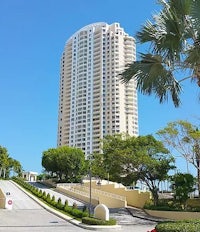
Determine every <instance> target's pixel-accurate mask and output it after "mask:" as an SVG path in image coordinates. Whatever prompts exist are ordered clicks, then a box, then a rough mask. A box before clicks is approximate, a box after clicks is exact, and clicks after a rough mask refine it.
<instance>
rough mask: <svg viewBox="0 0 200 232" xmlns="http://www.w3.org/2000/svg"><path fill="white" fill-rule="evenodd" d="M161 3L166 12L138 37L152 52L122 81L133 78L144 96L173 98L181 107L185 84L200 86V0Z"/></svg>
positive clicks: (130, 67)
mask: <svg viewBox="0 0 200 232" xmlns="http://www.w3.org/2000/svg"><path fill="white" fill-rule="evenodd" d="M159 3H160V4H161V8H162V10H161V11H160V12H159V13H157V14H155V15H153V18H152V21H151V20H148V21H147V22H146V23H145V24H144V25H143V26H142V28H141V30H140V31H139V32H137V34H136V39H137V40H138V42H139V43H141V44H144V43H147V44H148V45H150V46H149V50H148V52H147V53H140V54H139V59H138V61H135V62H133V63H131V64H129V65H128V66H127V68H126V69H125V70H124V71H123V72H122V73H121V78H122V80H123V82H125V83H127V82H129V81H130V80H131V79H132V78H133V79H134V80H136V82H137V89H138V90H139V91H140V92H141V93H143V94H146V95H151V94H155V95H156V97H158V98H159V100H160V103H163V102H164V101H166V100H168V98H169V97H171V98H172V101H173V103H174V105H175V107H178V106H179V105H180V103H181V101H180V97H179V96H180V94H181V92H182V81H184V80H186V79H191V80H192V81H197V83H198V86H200V27H199V25H200V14H199V11H200V1H199V0H176V1H174V0H168V1H165V0H160V1H159ZM183 74H184V75H185V74H187V75H189V76H188V77H186V76H183Z"/></svg>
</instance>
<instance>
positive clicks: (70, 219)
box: [10, 181, 121, 230]
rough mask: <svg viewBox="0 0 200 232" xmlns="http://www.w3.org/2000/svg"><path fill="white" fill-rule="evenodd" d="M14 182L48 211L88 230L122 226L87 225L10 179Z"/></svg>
mask: <svg viewBox="0 0 200 232" xmlns="http://www.w3.org/2000/svg"><path fill="white" fill-rule="evenodd" d="M10 182H12V183H13V184H14V185H16V186H17V187H18V188H19V189H21V190H22V191H23V192H24V193H25V194H26V195H28V196H29V197H30V198H31V199H33V200H34V201H35V202H37V203H38V204H39V205H40V206H42V207H43V208H44V209H46V210H47V211H48V212H50V213H53V214H54V215H56V216H58V217H60V218H62V219H64V220H66V221H67V222H69V223H71V224H73V225H76V226H79V227H81V228H83V229H88V230H100V229H101V230H107V229H119V228H121V226H120V225H114V226H94V225H86V224H83V223H82V222H80V221H78V220H76V219H74V218H71V217H69V216H67V215H65V214H63V213H61V212H59V211H57V210H55V209H53V208H51V207H49V206H48V205H46V204H45V203H44V202H42V201H40V200H39V199H38V198H37V197H35V196H34V195H32V194H31V193H29V192H28V191H26V190H25V189H24V188H22V187H21V186H20V185H18V184H17V183H15V182H14V181H10Z"/></svg>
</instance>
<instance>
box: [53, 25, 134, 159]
mask: <svg viewBox="0 0 200 232" xmlns="http://www.w3.org/2000/svg"><path fill="white" fill-rule="evenodd" d="M135 56H136V46H135V40H134V38H133V37H131V36H129V35H128V34H127V33H125V32H124V29H123V28H121V27H120V25H119V23H113V24H111V25H108V24H107V23H104V22H100V23H94V24H90V25H88V26H85V27H83V28H82V29H80V30H79V31H77V32H76V33H75V34H74V35H72V36H71V37H70V38H69V39H68V40H67V42H66V44H65V48H64V52H63V54H62V58H61V68H60V95H59V114H58V135H57V146H64V145H67V146H72V147H79V148H81V149H82V150H83V151H84V153H85V154H86V157H87V156H88V155H90V154H92V153H94V152H98V153H99V152H101V145H102V144H101V141H102V139H103V137H104V136H105V135H113V134H118V133H127V134H129V135H131V136H137V135H138V106H137V91H136V83H135V82H134V81H133V80H131V81H130V82H129V84H127V85H125V84H123V83H122V82H121V81H120V78H119V73H120V72H121V71H122V70H123V69H124V67H125V65H126V64H128V63H131V62H132V61H134V60H135V59H136V57H135Z"/></svg>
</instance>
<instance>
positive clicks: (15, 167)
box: [0, 146, 22, 178]
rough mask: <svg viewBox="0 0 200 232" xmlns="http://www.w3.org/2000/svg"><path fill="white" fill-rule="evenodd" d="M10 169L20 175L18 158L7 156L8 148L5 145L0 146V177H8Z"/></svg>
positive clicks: (20, 169) (20, 167)
mask: <svg viewBox="0 0 200 232" xmlns="http://www.w3.org/2000/svg"><path fill="white" fill-rule="evenodd" d="M11 170H12V171H14V172H15V173H16V174H17V175H18V176H20V175H21V173H22V166H21V164H20V162H19V161H18V160H15V159H13V158H12V157H10V156H9V154H8V150H7V149H6V148H5V147H2V146H0V177H3V178H7V177H9V175H10V171H11Z"/></svg>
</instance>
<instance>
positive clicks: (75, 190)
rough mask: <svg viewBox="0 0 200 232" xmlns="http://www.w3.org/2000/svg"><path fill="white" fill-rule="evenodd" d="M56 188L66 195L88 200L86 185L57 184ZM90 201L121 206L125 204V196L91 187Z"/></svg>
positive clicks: (95, 203)
mask: <svg viewBox="0 0 200 232" xmlns="http://www.w3.org/2000/svg"><path fill="white" fill-rule="evenodd" d="M57 189H58V190H59V191H61V192H63V193H66V194H67V195H70V196H72V197H74V198H77V199H80V200H82V201H84V202H87V203H89V202H90V189H89V187H87V186H81V185H72V186H71V187H70V184H69V185H64V184H58V185H57ZM91 202H92V204H93V205H95V206H96V205H98V204H105V205H106V206H107V207H108V208H122V207H126V206H127V202H126V198H125V197H122V196H117V195H116V194H112V193H107V192H104V191H100V190H98V189H95V188H91Z"/></svg>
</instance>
